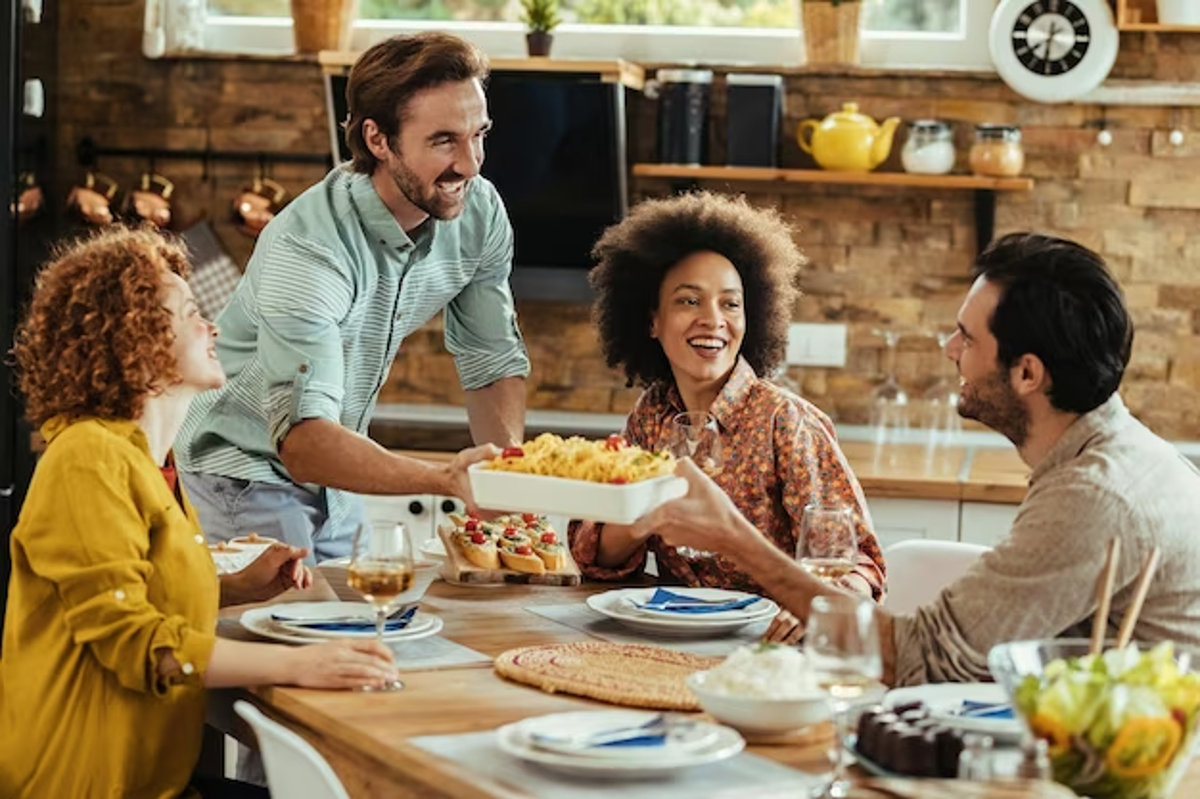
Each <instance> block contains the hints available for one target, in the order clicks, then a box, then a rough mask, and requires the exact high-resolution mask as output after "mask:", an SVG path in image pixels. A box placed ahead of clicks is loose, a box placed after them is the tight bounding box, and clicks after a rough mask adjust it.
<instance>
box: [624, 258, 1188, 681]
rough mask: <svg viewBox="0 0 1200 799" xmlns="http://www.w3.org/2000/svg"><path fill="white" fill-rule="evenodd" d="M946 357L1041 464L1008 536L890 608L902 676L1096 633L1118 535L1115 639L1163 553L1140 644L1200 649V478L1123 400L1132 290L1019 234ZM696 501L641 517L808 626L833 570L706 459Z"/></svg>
mask: <svg viewBox="0 0 1200 799" xmlns="http://www.w3.org/2000/svg"><path fill="white" fill-rule="evenodd" d="M976 273H977V279H976V281H975V283H974V285H973V286H972V287H971V290H970V292H969V293H968V295H967V298H966V300H965V301H964V302H963V305H962V308H961V309H960V310H959V313H958V330H957V332H956V333H955V334H954V336H953V338H952V339H951V341H950V343H949V344H948V345H947V348H946V352H947V355H948V356H949V357H950V358H951V359H953V360H954V361H955V363H956V364H957V365H958V370H959V374H960V376H961V382H962V400H961V403H960V405H959V412H960V413H961V414H963V415H964V416H967V417H970V418H973V419H978V420H979V421H981V422H983V423H984V424H986V425H988V426H989V427H992V428H993V429H995V430H997V431H999V432H1001V433H1003V434H1004V435H1005V436H1007V437H1008V438H1009V439H1010V440H1011V441H1012V442H1013V444H1015V445H1016V447H1017V450H1018V451H1019V452H1020V454H1021V457H1022V459H1023V460H1024V461H1025V462H1026V463H1027V464H1028V465H1029V467H1030V469H1031V470H1032V474H1031V476H1030V480H1029V492H1028V494H1027V495H1026V497H1025V501H1024V502H1022V503H1021V507H1020V509H1019V511H1018V513H1017V518H1016V520H1015V521H1014V522H1013V526H1012V529H1011V531H1010V532H1009V535H1008V537H1007V538H1005V539H1004V540H1003V541H1001V542H1000V544H998V545H997V546H996V548H995V549H994V550H992V551H990V552H988V553H985V554H984V555H983V556H981V557H980V559H979V561H978V562H977V563H976V564H975V565H974V566H973V568H972V569H971V570H970V571H969V572H968V573H967V575H966V576H964V577H963V578H961V579H959V580H958V581H956V582H955V583H953V584H952V585H950V586H949V587H947V588H946V589H945V590H944V591H942V592H941V594H940V595H939V596H938V598H937V599H936V600H935V601H934V602H933V603H931V604H929V605H927V606H925V607H922V608H920V609H918V610H917V612H916V613H914V614H912V615H897V616H893V615H891V614H888V613H887V612H886V611H879V614H880V616H879V618H880V621H881V624H880V627H881V635H882V639H883V640H882V646H883V652H884V662H885V670H886V674H885V679H886V680H887V681H888V682H889V683H891V684H898V685H900V684H911V683H920V682H952V681H974V680H986V679H989V676H988V669H987V654H988V651H989V649H990V648H991V647H992V646H993V645H995V644H998V643H1001V642H1004V641H1011V640H1016V639H1023V638H1053V637H1066V636H1076V635H1078V636H1082V637H1087V636H1088V635H1089V634H1090V622H1091V616H1092V614H1093V613H1094V611H1095V609H1096V591H1095V585H1096V578H1097V575H1098V574H1099V573H1100V570H1101V567H1102V565H1103V563H1104V560H1105V551H1106V543H1107V542H1108V540H1109V539H1110V538H1114V537H1115V538H1119V539H1120V541H1121V553H1122V555H1121V565H1120V569H1119V570H1118V572H1117V578H1116V584H1115V589H1114V594H1113V599H1112V608H1111V611H1110V616H1109V620H1108V622H1109V626H1110V629H1111V631H1114V632H1115V629H1116V626H1117V625H1118V624H1119V623H1120V621H1121V618H1122V617H1123V615H1124V613H1125V611H1126V609H1127V608H1128V607H1129V604H1130V600H1131V598H1132V595H1133V584H1134V582H1135V580H1136V578H1137V574H1138V571H1139V568H1140V566H1141V564H1142V562H1143V560H1144V559H1145V557H1146V555H1147V554H1148V552H1149V551H1150V549H1151V548H1152V547H1154V546H1158V547H1160V548H1161V550H1162V560H1161V562H1160V565H1159V567H1158V572H1157V573H1156V575H1155V577H1154V580H1153V581H1152V583H1151V587H1150V592H1149V595H1148V596H1147V598H1146V602H1145V605H1144V606H1143V608H1142V612H1141V615H1140V616H1139V617H1138V623H1137V626H1136V627H1135V628H1134V639H1135V640H1138V641H1144V642H1157V641H1164V640H1172V641H1176V642H1179V643H1183V644H1189V645H1193V646H1195V645H1200V534H1198V532H1197V531H1200V472H1197V470H1196V468H1195V467H1194V466H1193V465H1192V464H1191V462H1189V461H1188V460H1187V459H1185V458H1184V457H1183V456H1182V455H1180V454H1179V452H1178V451H1176V449H1175V448H1174V447H1173V446H1171V444H1169V443H1167V442H1166V441H1163V440H1162V439H1161V438H1159V437H1158V436H1156V435H1154V434H1153V433H1151V432H1150V431H1149V430H1148V429H1147V428H1146V427H1145V426H1143V425H1142V424H1141V423H1140V422H1138V421H1137V420H1136V419H1134V418H1133V416H1131V415H1130V413H1129V411H1127V410H1126V409H1125V405H1124V404H1123V403H1122V402H1121V399H1120V397H1119V396H1118V395H1117V394H1116V390H1117V386H1118V385H1119V384H1120V381H1121V376H1122V374H1123V372H1124V369H1125V364H1126V362H1127V361H1128V359H1129V352H1130V346H1131V344H1132V340H1133V326H1132V323H1131V321H1130V319H1129V314H1128V312H1127V311H1126V308H1125V302H1124V299H1123V297H1122V294H1121V290H1120V288H1119V287H1118V286H1117V284H1116V282H1115V281H1114V280H1113V278H1112V277H1111V275H1110V274H1109V273H1108V271H1107V269H1106V268H1105V266H1104V262H1103V260H1102V259H1101V258H1100V256H1098V255H1097V254H1095V253H1093V252H1091V251H1089V250H1088V249H1086V248H1084V247H1082V246H1080V245H1078V244H1075V243H1074V242H1070V241H1066V240H1063V239H1057V238H1052V237H1048V236H1039V235H1031V234H1013V235H1009V236H1006V237H1004V238H1002V239H1000V240H999V241H997V242H995V244H993V245H992V246H991V247H990V248H989V249H988V250H987V252H985V253H983V254H982V255H981V256H980V257H979V259H978V260H977V262H976ZM680 472H681V473H682V474H683V475H684V476H685V477H687V479H688V481H689V484H690V491H689V493H688V495H687V496H686V497H683V498H681V499H678V500H674V501H672V502H669V503H667V504H665V505H663V506H661V507H659V508H657V509H656V510H654V511H652V512H651V513H650V514H648V515H647V516H646V517H645V518H644V519H642V520H640V521H639V524H641V525H645V526H646V528H647V529H652V530H654V531H656V532H658V533H659V534H660V535H662V536H663V537H664V538H666V539H667V540H668V541H670V542H671V543H677V544H686V545H689V546H693V547H697V548H700V549H707V550H716V551H721V552H723V553H724V554H726V555H727V556H729V557H731V558H733V559H734V560H736V561H737V562H738V564H739V566H740V567H741V568H743V569H744V570H746V571H747V572H749V573H750V574H751V575H752V576H753V577H754V578H755V579H756V580H757V581H758V582H759V583H760V584H761V585H763V586H765V587H766V588H767V590H768V591H769V592H770V593H771V595H772V596H773V597H775V599H776V600H778V601H780V602H781V604H783V605H784V607H785V608H787V609H788V610H789V611H791V612H792V613H793V614H795V615H796V616H798V617H799V618H800V619H801V620H803V619H804V618H805V616H806V615H807V612H808V605H809V601H810V600H811V599H812V597H813V596H816V595H818V594H822V593H830V592H832V591H835V590H837V589H833V588H830V587H828V586H827V585H825V584H823V583H821V582H819V581H817V580H816V579H814V578H812V577H811V576H809V575H808V574H807V573H805V572H804V571H803V570H802V569H800V568H799V567H798V566H797V565H796V564H795V563H794V562H793V561H792V559H791V558H788V557H787V556H786V555H784V554H782V553H780V552H779V551H778V549H776V548H775V547H773V546H770V545H769V544H768V543H766V540H765V539H764V538H763V537H762V536H761V535H759V534H758V533H757V531H755V530H754V529H753V527H751V526H750V525H749V523H748V522H746V520H745V519H744V517H742V516H741V514H740V513H738V512H737V509H736V508H734V507H733V506H732V504H731V503H730V502H729V500H728V498H727V497H726V496H725V493H724V492H723V491H721V490H720V489H719V488H717V487H716V486H715V484H713V483H712V481H710V480H709V479H708V478H706V477H705V476H704V475H703V474H702V473H701V472H700V471H699V470H698V469H696V468H695V467H694V466H693V465H692V464H690V463H687V462H685V463H683V464H681V466H680Z"/></svg>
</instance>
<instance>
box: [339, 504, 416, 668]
mask: <svg viewBox="0 0 1200 799" xmlns="http://www.w3.org/2000/svg"><path fill="white" fill-rule="evenodd" d="M346 583H347V585H349V586H350V587H351V588H353V589H354V590H355V591H357V592H358V593H359V594H361V595H362V598H363V599H365V600H366V601H367V602H370V603H371V604H372V605H374V606H375V638H376V640H378V641H379V643H380V644H384V640H383V631H384V627H385V626H386V625H387V617H388V613H389V612H390V611H391V608H392V605H393V603H395V601H396V598H397V597H398V596H400V595H401V594H402V593H404V592H405V591H407V590H408V589H409V588H411V587H412V584H413V551H412V542H411V541H410V540H409V538H408V531H407V530H405V529H404V525H403V524H400V523H399V522H390V521H374V522H369V523H368V522H363V523H360V524H359V525H358V528H357V529H356V530H355V532H354V546H353V554H352V555H351V556H350V567H349V569H348V570H347V574H346ZM384 645H385V646H386V644H384ZM403 687H404V683H402V682H400V681H399V680H392V681H391V682H387V683H384V684H382V685H371V686H364V687H363V688H362V690H364V691H398V690H400V689H401V688H403Z"/></svg>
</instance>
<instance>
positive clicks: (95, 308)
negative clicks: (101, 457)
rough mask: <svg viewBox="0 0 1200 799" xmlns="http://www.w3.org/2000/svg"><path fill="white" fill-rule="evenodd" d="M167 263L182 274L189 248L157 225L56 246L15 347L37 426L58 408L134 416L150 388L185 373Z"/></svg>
mask: <svg viewBox="0 0 1200 799" xmlns="http://www.w3.org/2000/svg"><path fill="white" fill-rule="evenodd" d="M168 271H169V272H174V273H175V274H177V275H179V276H180V277H183V278H186V277H187V276H188V259H187V252H186V251H185V250H184V248H183V246H182V245H181V244H179V243H176V242H174V241H171V240H168V239H166V238H164V237H163V235H162V234H161V233H158V232H156V231H154V230H152V229H146V228H139V229H130V228H124V227H119V226H118V227H110V228H106V229H104V230H102V231H99V232H97V233H95V234H93V235H91V236H88V237H85V238H82V239H79V240H76V241H73V242H70V243H68V244H66V245H65V246H62V247H60V248H59V249H58V250H57V251H56V252H55V254H54V257H53V258H52V259H51V261H50V262H49V263H47V264H46V266H45V267H44V268H43V269H42V271H41V272H40V273H39V274H38V277H37V282H36V284H35V286H34V292H33V298H32V300H31V301H30V304H29V310H28V312H27V313H26V315H25V318H24V320H22V322H21V324H20V326H19V327H18V328H17V333H16V337H15V342H14V346H13V349H12V355H13V359H14V361H15V367H16V372H17V387H18V388H19V389H20V391H21V393H22V394H23V395H24V396H25V415H26V417H27V418H28V419H29V421H30V422H31V423H32V424H33V425H34V426H41V425H42V424H43V423H44V422H46V421H47V420H48V419H51V418H53V417H55V416H59V415H62V416H65V417H67V418H68V419H76V418H79V417H83V416H96V417H101V418H107V419H137V418H138V417H139V416H141V413H142V407H143V405H144V403H145V401H146V398H147V397H148V396H149V395H150V394H151V393H152V392H154V391H156V390H158V389H159V388H160V387H162V386H165V385H169V384H170V383H171V382H173V381H175V380H177V379H179V375H178V371H177V367H176V363H175V356H174V355H173V354H172V351H171V348H172V345H173V344H174V341H175V335H174V333H173V331H172V327H171V311H170V310H169V309H167V308H166V307H164V306H163V300H162V292H163V278H164V276H165V273H166V272H168Z"/></svg>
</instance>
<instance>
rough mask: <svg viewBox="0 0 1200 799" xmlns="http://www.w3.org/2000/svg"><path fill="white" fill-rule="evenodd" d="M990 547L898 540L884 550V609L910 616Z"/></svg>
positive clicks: (953, 542) (950, 542) (923, 540)
mask: <svg viewBox="0 0 1200 799" xmlns="http://www.w3.org/2000/svg"><path fill="white" fill-rule="evenodd" d="M989 549H991V547H986V546H983V545H982V544H965V543H962V542H959V541H931V540H928V539H925V538H914V539H911V540H908V541H898V542H896V543H895V544H892V545H891V546H888V547H887V548H885V549H884V550H883V561H884V563H886V564H887V583H888V592H887V598H886V599H885V600H884V601H883V606H884V607H885V608H887V609H888V610H890V611H891V612H893V613H912V612H913V611H915V610H916V609H917V608H919V607H921V606H922V605H927V604H929V603H930V602H932V601H933V600H935V599H937V595H938V594H940V593H941V591H942V589H943V588H945V587H946V586H948V585H950V583H952V582H954V581H955V580H957V579H958V578H959V577H961V576H963V575H964V574H966V573H967V570H968V569H969V568H971V564H972V563H974V562H975V560H976V559H977V558H978V557H979V556H980V555H982V554H983V553H984V552H987V551H988V550H989Z"/></svg>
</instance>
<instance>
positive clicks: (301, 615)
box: [241, 602, 442, 644]
mask: <svg viewBox="0 0 1200 799" xmlns="http://www.w3.org/2000/svg"><path fill="white" fill-rule="evenodd" d="M374 619H375V606H374V605H369V604H367V603H366V602H288V603H281V604H278V605H268V606H266V607H261V608H254V609H252V610H247V611H246V612H245V613H243V614H242V618H241V622H242V626H243V627H245V628H246V629H247V630H249V631H250V632H252V633H255V634H257V635H261V636H263V637H264V638H272V639H274V640H276V641H285V642H287V643H291V644H314V643H318V642H320V641H328V640H331V639H338V638H374V637H375V621H374ZM441 629H442V620H441V619H440V618H438V617H437V616H433V615H431V614H429V613H420V612H418V611H417V609H416V606H413V607H412V608H411V609H410V610H409V611H407V612H406V613H404V614H401V615H398V616H393V617H392V618H391V619H389V621H388V624H387V627H386V628H385V630H384V633H383V640H384V641H385V642H387V643H398V642H402V641H415V640H417V639H420V638H428V637H429V636H431V635H437V634H438V633H439V632H440V631H441Z"/></svg>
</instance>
